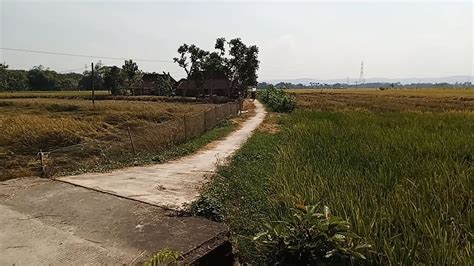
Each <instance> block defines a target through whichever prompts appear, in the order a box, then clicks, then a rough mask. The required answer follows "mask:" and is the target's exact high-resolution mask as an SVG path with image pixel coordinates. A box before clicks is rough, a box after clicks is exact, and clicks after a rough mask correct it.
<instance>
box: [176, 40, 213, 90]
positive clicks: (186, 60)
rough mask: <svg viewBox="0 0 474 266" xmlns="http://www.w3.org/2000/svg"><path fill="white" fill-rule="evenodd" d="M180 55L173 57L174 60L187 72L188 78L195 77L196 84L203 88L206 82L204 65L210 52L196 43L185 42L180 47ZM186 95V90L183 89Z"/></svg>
mask: <svg viewBox="0 0 474 266" xmlns="http://www.w3.org/2000/svg"><path fill="white" fill-rule="evenodd" d="M178 53H179V55H180V57H175V58H173V60H174V62H176V63H178V65H179V66H180V67H182V68H183V69H184V71H185V72H186V76H187V79H188V80H189V79H193V80H194V81H195V82H196V85H197V86H198V88H199V87H201V88H202V85H203V82H204V74H203V66H204V64H205V61H206V58H207V56H209V52H207V51H204V50H202V49H201V48H199V47H197V46H196V45H194V44H192V45H187V44H183V45H181V46H180V47H179V48H178ZM183 94H184V95H183V96H186V91H183Z"/></svg>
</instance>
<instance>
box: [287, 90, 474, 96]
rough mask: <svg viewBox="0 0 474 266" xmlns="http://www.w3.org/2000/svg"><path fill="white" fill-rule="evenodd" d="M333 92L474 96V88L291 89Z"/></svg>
mask: <svg viewBox="0 0 474 266" xmlns="http://www.w3.org/2000/svg"><path fill="white" fill-rule="evenodd" d="M321 91H323V92H331V93H344V94H347V93H350V94H373V95H401V96H430V97H436V96H440V97H446V96H453V97H470V98H474V88H465V89H453V88H444V89H443V88H420V89H408V88H407V89H389V90H383V91H381V90H379V89H368V88H360V89H328V90H326V89H324V90H321V89H291V90H288V92H291V93H317V92H321Z"/></svg>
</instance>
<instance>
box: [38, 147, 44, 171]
mask: <svg viewBox="0 0 474 266" xmlns="http://www.w3.org/2000/svg"><path fill="white" fill-rule="evenodd" d="M38 155H39V159H40V162H41V177H44V176H45V173H46V166H45V165H44V154H43V150H40V151H39V152H38Z"/></svg>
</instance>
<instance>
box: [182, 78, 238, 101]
mask: <svg viewBox="0 0 474 266" xmlns="http://www.w3.org/2000/svg"><path fill="white" fill-rule="evenodd" d="M199 75H201V77H202V78H190V79H189V80H187V79H181V80H180V81H179V82H178V85H177V87H176V90H175V94H176V95H178V96H185V97H198V96H225V97H229V96H231V94H232V87H231V84H230V83H231V82H230V81H229V79H228V78H227V76H226V75H225V74H224V73H222V72H215V73H212V74H207V73H205V72H200V73H199V74H198V75H196V76H199ZM196 76H195V77H196Z"/></svg>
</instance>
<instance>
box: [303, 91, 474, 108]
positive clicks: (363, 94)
mask: <svg viewBox="0 0 474 266" xmlns="http://www.w3.org/2000/svg"><path fill="white" fill-rule="evenodd" d="M473 91H474V90H445V91H443V90H403V91H401V90H400V91H395V90H394V91H375V90H372V91H367V90H364V91H362V90H361V91H355V90H330V91H324V90H323V91H321V90H312V91H308V90H306V91H301V92H298V93H296V97H297V99H298V106H299V107H301V108H303V109H309V110H339V111H340V110H371V111H406V110H410V111H432V112H442V111H474V94H473Z"/></svg>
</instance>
